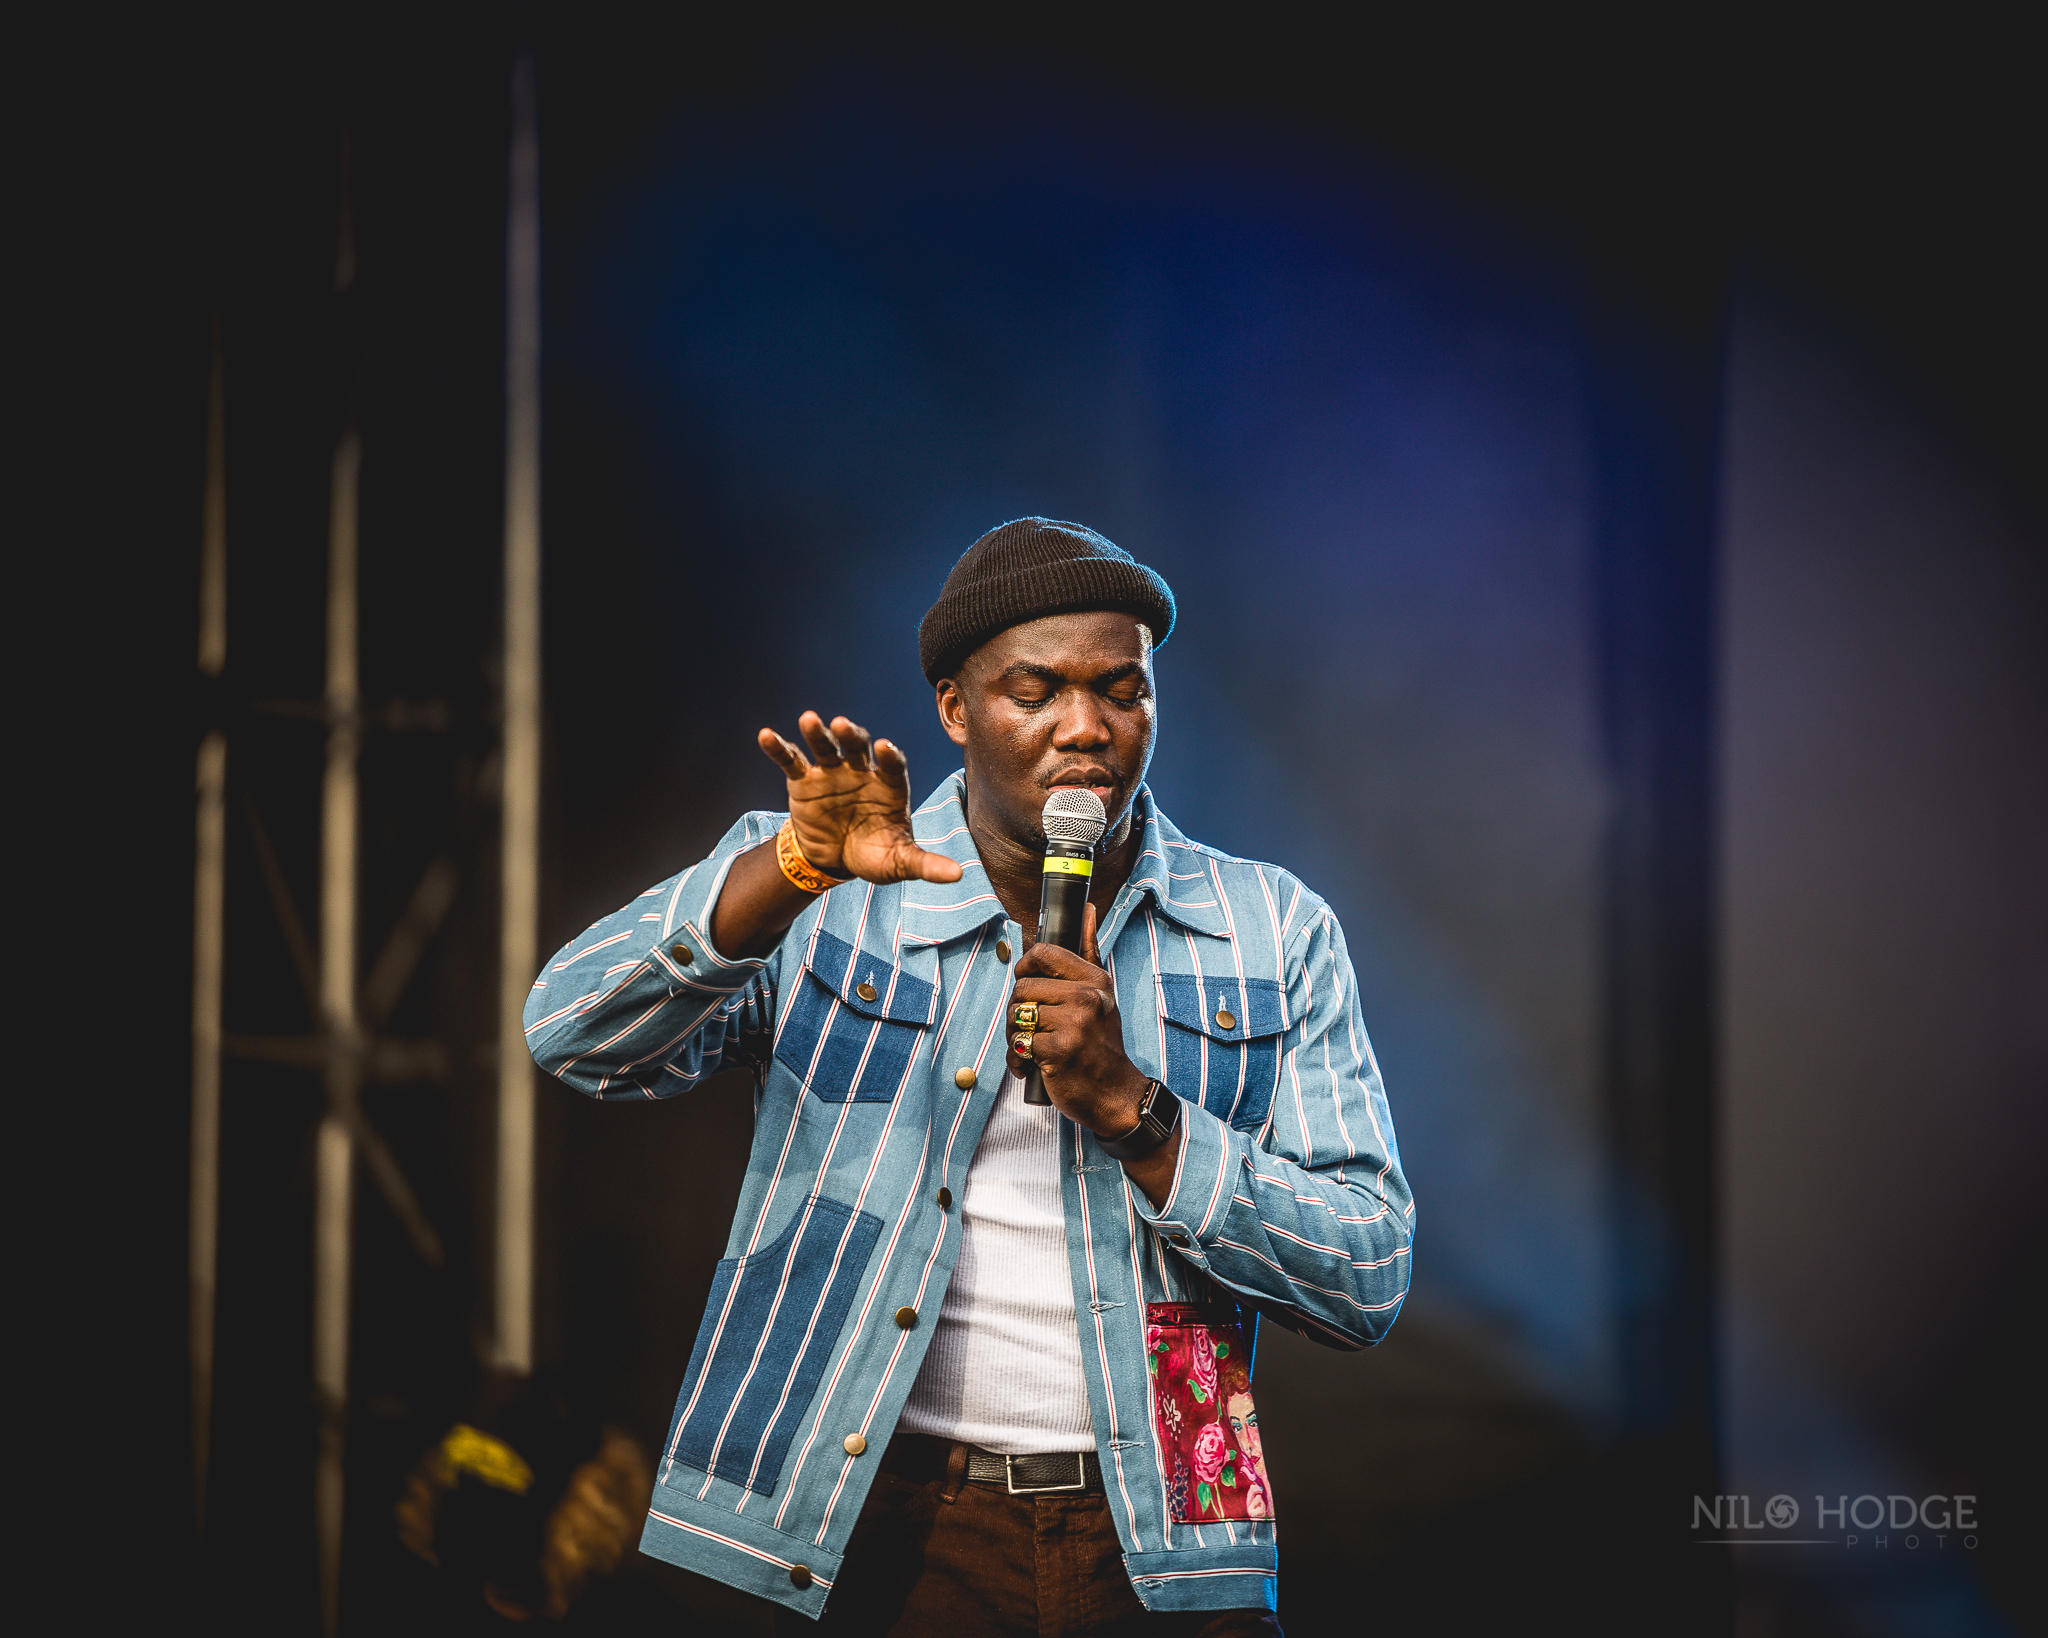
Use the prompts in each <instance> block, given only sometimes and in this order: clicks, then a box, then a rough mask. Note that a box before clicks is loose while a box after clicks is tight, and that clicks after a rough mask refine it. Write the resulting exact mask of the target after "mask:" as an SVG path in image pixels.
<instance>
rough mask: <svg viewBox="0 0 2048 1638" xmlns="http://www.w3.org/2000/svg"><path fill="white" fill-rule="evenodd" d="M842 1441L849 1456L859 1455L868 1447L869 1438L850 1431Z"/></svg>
mask: <svg viewBox="0 0 2048 1638" xmlns="http://www.w3.org/2000/svg"><path fill="white" fill-rule="evenodd" d="M840 1443H841V1444H843V1445H844V1446H845V1447H846V1454H847V1455H849V1456H858V1455H859V1454H860V1453H861V1452H862V1451H864V1450H866V1449H867V1448H868V1442H867V1440H865V1439H863V1438H862V1437H861V1436H860V1435H859V1434H857V1433H849V1434H848V1435H847V1436H846V1437H845V1438H844V1439H842V1440H841V1441H840Z"/></svg>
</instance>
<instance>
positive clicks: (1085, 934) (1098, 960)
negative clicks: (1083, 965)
mask: <svg viewBox="0 0 2048 1638" xmlns="http://www.w3.org/2000/svg"><path fill="white" fill-rule="evenodd" d="M1095 920H1096V917H1095V901H1094V900H1092V899H1091V900H1089V901H1088V903H1087V904H1086V905H1084V906H1082V909H1081V959H1082V960H1083V961H1085V962H1087V963H1088V965H1089V966H1091V967H1099V966H1101V965H1102V952H1101V951H1100V950H1098V949H1097V948H1096V947H1095Z"/></svg>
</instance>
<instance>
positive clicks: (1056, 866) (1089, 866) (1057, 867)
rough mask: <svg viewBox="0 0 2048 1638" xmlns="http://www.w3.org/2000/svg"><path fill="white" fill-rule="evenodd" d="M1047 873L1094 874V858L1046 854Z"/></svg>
mask: <svg viewBox="0 0 2048 1638" xmlns="http://www.w3.org/2000/svg"><path fill="white" fill-rule="evenodd" d="M1045 873H1046V874H1047V875H1048V876H1092V875H1094V874H1095V861H1094V860H1093V859H1068V858H1063V857H1062V856H1061V855H1059V854H1057V853H1048V854H1047V855H1046V856H1045Z"/></svg>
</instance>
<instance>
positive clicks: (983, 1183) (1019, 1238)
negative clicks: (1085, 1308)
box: [899, 1075, 1095, 1456]
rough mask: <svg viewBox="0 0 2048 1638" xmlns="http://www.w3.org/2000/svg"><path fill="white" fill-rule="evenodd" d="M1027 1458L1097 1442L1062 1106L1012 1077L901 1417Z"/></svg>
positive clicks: (986, 1137)
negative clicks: (1027, 1094)
mask: <svg viewBox="0 0 2048 1638" xmlns="http://www.w3.org/2000/svg"><path fill="white" fill-rule="evenodd" d="M899 1425H900V1426H901V1427H902V1428H904V1429H905V1430H906V1431H907V1432H911V1433H929V1434H936V1435H937V1436H938V1437H939V1438H942V1439H962V1440H965V1441H966V1442H967V1443H968V1444H970V1445H979V1446H981V1448H982V1449H984V1450H993V1451H996V1452H998V1453H999V1454H1002V1455H1014V1456H1021V1455H1025V1454H1027V1453H1029V1452H1032V1451H1040V1450H1093V1449H1094V1448H1095V1429H1094V1425H1093V1423H1092V1422H1091V1420H1090V1419H1089V1415H1088V1384H1087V1381H1086V1379H1085V1378H1084V1377H1083V1376H1082V1375H1081V1333H1080V1329H1079V1327H1078V1326H1077V1325H1076V1324H1075V1316H1074V1281H1073V1275H1072V1274H1071V1272H1070V1271H1069V1268H1068V1263H1067V1214H1066V1208H1065V1207H1064V1206H1063V1205H1062V1204H1061V1202H1060V1114H1059V1111H1058V1110H1057V1109H1053V1108H1034V1107H1033V1106H1032V1105H1031V1104H1028V1103H1026V1102H1025V1101H1024V1083H1023V1082H1022V1081H1021V1080H1020V1079H1019V1078H1018V1077H1017V1076H1015V1075H1005V1076H1004V1077H1003V1084H1002V1088H1001V1090H1000V1091H999V1092H998V1093H997V1094H996V1103H995V1108H994V1109H993V1110H991V1111H990V1113H989V1117H988V1125H987V1127H985V1128H984V1129H983V1131H982V1134H981V1145H980V1147H979V1148H977V1149H976V1150H975V1151H974V1159H973V1160H971V1161H970V1162H969V1163H968V1166H967V1183H966V1186H965V1187H964V1188H963V1189H962V1190H961V1196H960V1258H959V1261H958V1262H957V1263H955V1264H954V1265H953V1283H952V1284H951V1285H950V1286H948V1287H947V1288H946V1301H945V1305H944V1306H943V1307H942V1308H941V1309H940V1310H939V1322H938V1327H937V1330H936V1333H935V1334H934V1335H933V1337H932V1345H931V1349H930V1351H929V1352H928V1353H926V1355H925V1356H924V1368H923V1369H922V1370H921V1371H919V1372H918V1376H917V1381H916V1383H915V1384H914V1385H913V1386H912V1388H911V1390H910V1399H909V1402H908V1403H907V1404H905V1405H904V1407H903V1419H902V1421H901V1423H900V1424H899Z"/></svg>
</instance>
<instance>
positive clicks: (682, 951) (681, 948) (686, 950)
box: [669, 944, 697, 967]
mask: <svg viewBox="0 0 2048 1638" xmlns="http://www.w3.org/2000/svg"><path fill="white" fill-rule="evenodd" d="M669 954H670V955H672V956H674V957H675V958H676V960H678V961H680V962H681V963H682V964H683V965H684V966H685V967H687V966H689V964H690V963H691V962H693V961H695V960H696V959H697V952H696V951H695V950H693V949H691V948H690V947H689V945H687V944H678V945H677V946H676V947H675V948H674V949H673V950H671V951H669Z"/></svg>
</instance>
